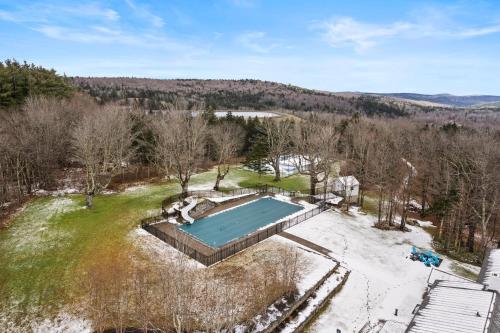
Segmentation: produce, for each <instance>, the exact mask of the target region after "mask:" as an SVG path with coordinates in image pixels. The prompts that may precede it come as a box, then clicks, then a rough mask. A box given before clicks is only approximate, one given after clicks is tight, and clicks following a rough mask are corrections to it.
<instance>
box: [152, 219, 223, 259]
mask: <svg viewBox="0 0 500 333" xmlns="http://www.w3.org/2000/svg"><path fill="white" fill-rule="evenodd" d="M154 226H155V228H157V229H158V230H160V231H163V232H164V233H166V234H167V235H169V236H170V237H173V238H175V239H178V240H181V241H182V243H184V244H186V245H187V246H189V247H191V248H192V249H195V250H196V251H198V252H200V253H201V254H203V255H206V256H210V255H212V254H213V253H214V252H215V251H216V249H214V248H211V247H210V246H208V245H205V244H204V243H202V242H201V241H199V240H197V239H195V238H193V237H191V236H190V235H188V234H187V233H185V232H182V231H180V230H179V229H178V228H177V226H176V225H175V224H172V223H168V222H163V223H157V224H155V225H154Z"/></svg>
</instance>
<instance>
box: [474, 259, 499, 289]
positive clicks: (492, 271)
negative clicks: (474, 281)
mask: <svg viewBox="0 0 500 333" xmlns="http://www.w3.org/2000/svg"><path fill="white" fill-rule="evenodd" d="M478 282H479V283H483V284H485V285H486V288H487V289H490V290H496V291H498V292H500V249H490V250H488V252H487V253H486V256H485V258H484V261H483V266H482V267H481V272H480V273H479V279H478Z"/></svg>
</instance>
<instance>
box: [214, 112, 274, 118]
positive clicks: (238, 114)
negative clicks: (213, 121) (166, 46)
mask: <svg viewBox="0 0 500 333" xmlns="http://www.w3.org/2000/svg"><path fill="white" fill-rule="evenodd" d="M227 113H228V111H215V116H216V117H218V118H222V117H225V116H226V115H227ZM231 113H232V114H233V116H235V117H245V118H254V117H257V118H269V117H277V116H279V115H278V114H277V113H274V112H268V111H231Z"/></svg>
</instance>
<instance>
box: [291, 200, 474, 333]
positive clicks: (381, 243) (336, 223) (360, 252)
mask: <svg viewBox="0 0 500 333" xmlns="http://www.w3.org/2000/svg"><path fill="white" fill-rule="evenodd" d="M374 222H375V217H373V216H371V215H365V214H363V213H361V212H358V211H356V210H354V211H352V212H351V213H350V215H346V214H342V213H340V212H337V211H327V212H324V213H322V214H320V215H317V216H315V217H313V218H311V219H309V220H307V221H304V222H302V223H301V224H299V225H297V226H295V227H293V228H290V229H288V230H287V232H289V233H291V234H294V235H296V236H298V237H302V238H304V239H307V240H309V241H311V242H314V243H316V244H318V245H320V246H323V247H325V248H327V249H329V250H331V254H332V256H333V257H334V258H336V259H337V260H339V261H340V263H341V264H343V265H344V266H346V267H347V268H348V269H350V270H351V273H350V275H349V278H348V280H347V282H346V284H345V285H344V287H343V289H342V291H341V292H340V293H339V294H337V295H336V296H335V297H334V298H333V299H332V301H331V303H330V305H329V306H328V308H327V309H326V311H325V312H324V313H322V314H321V315H320V316H319V318H318V319H317V320H316V321H315V323H314V324H313V325H312V327H311V329H310V332H321V333H322V332H325V333H327V332H328V333H329V332H335V331H336V329H340V330H341V332H343V333H344V332H358V331H359V330H360V329H361V328H362V327H363V326H364V325H365V324H366V323H367V322H369V323H370V324H373V325H375V324H376V323H377V322H378V320H379V319H385V320H393V321H398V322H405V323H406V322H409V321H410V319H411V316H412V314H411V312H412V311H413V309H414V307H415V306H416V305H417V304H418V303H420V302H421V300H422V294H423V292H424V291H425V288H426V285H427V277H428V275H429V273H430V271H431V269H430V268H428V267H426V266H425V265H424V264H423V263H421V262H414V261H412V260H410V259H409V258H408V254H409V253H410V250H411V247H412V245H415V246H418V247H423V248H428V249H430V248H431V237H430V235H429V234H428V233H426V232H425V231H424V230H423V229H421V228H419V227H411V226H408V227H409V228H410V229H411V232H405V233H402V232H399V231H382V230H379V229H376V228H373V224H374ZM452 265H461V264H460V263H458V262H455V261H452V260H450V259H448V258H445V259H444V261H443V264H442V265H441V267H440V269H442V270H445V271H450V272H451V267H452ZM464 267H465V266H464ZM466 268H467V269H469V270H470V269H471V266H469V265H467V266H466ZM474 269H476V271H479V268H474ZM395 309H398V316H395V315H394V311H395Z"/></svg>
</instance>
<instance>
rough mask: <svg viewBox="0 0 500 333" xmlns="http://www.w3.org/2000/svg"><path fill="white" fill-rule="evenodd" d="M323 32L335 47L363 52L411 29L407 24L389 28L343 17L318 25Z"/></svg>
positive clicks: (395, 24)
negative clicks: (385, 38) (383, 40)
mask: <svg viewBox="0 0 500 333" xmlns="http://www.w3.org/2000/svg"><path fill="white" fill-rule="evenodd" d="M318 28H321V29H322V30H323V37H324V38H325V40H326V41H327V42H328V43H329V44H330V45H331V46H333V47H341V46H346V45H347V46H349V45H352V46H354V48H355V49H356V50H357V51H359V52H361V51H364V50H366V49H368V48H370V47H372V46H374V45H376V44H377V42H378V41H379V40H380V39H381V38H383V37H391V36H395V35H398V34H400V33H402V32H404V31H407V30H408V29H410V28H411V25H410V24H408V23H405V22H396V23H393V24H390V25H387V26H383V25H376V24H367V23H361V22H358V21H355V20H354V19H353V18H351V17H341V18H338V19H335V20H333V21H329V22H323V23H320V24H319V25H318Z"/></svg>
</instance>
